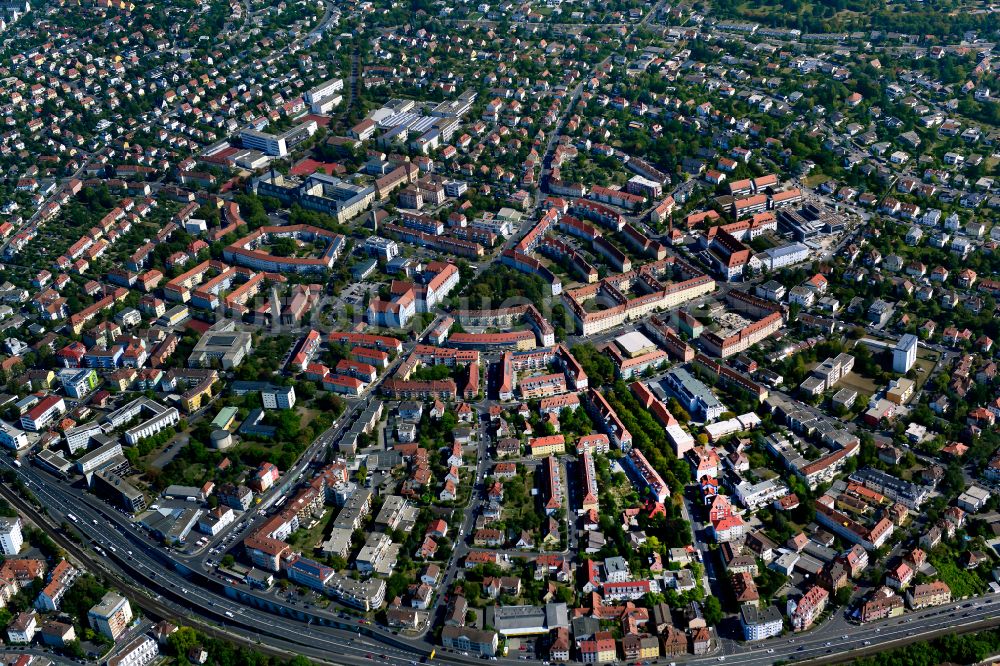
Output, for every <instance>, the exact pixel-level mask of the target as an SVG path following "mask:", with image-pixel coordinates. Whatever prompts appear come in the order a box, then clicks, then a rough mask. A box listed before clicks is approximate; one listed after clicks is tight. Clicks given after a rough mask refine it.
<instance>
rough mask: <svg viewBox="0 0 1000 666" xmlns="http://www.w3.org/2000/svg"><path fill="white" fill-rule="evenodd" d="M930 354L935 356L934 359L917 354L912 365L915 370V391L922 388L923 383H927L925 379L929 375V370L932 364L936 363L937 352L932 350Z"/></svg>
mask: <svg viewBox="0 0 1000 666" xmlns="http://www.w3.org/2000/svg"><path fill="white" fill-rule="evenodd" d="M932 354H933V355H934V356H935V358H934V359H929V358H921V357H920V356H919V355H918V356H917V362H916V364H915V365H914V366H913V367H914V369H916V371H917V386H916V390H917V391H919V390H920V389H922V388H923V387H924V384H926V383H927V380H928V379H929V378H930V376H931V371H932V370H933V369H934V364H935V363H937V358H936V357H937V355H938V354H937V352H932ZM920 368H923V372H921V371H920Z"/></svg>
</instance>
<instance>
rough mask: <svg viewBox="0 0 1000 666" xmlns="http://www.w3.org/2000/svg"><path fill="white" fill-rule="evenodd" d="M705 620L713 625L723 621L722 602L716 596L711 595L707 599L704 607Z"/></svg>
mask: <svg viewBox="0 0 1000 666" xmlns="http://www.w3.org/2000/svg"><path fill="white" fill-rule="evenodd" d="M704 615H705V622H707V623H708V624H710V625H712V626H718V625H719V624H721V623H722V604H721V603H720V602H719V600H718V598H716V597H709V598H708V599H705V608H704Z"/></svg>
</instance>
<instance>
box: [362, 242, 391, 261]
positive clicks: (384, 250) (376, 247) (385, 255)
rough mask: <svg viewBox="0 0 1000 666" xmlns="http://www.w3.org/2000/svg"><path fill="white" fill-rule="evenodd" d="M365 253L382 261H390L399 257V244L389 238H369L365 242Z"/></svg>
mask: <svg viewBox="0 0 1000 666" xmlns="http://www.w3.org/2000/svg"><path fill="white" fill-rule="evenodd" d="M365 252H367V253H368V254H370V255H374V256H376V257H378V258H379V259H383V260H384V261H390V260H392V259H394V258H396V257H398V256H399V244H397V243H396V241H394V240H391V239H389V238H382V237H381V236H369V237H368V238H367V239H366V240H365Z"/></svg>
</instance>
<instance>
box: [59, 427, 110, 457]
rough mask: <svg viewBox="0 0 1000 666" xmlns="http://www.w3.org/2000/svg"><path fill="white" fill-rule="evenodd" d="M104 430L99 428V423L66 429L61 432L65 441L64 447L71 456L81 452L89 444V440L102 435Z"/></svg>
mask: <svg viewBox="0 0 1000 666" xmlns="http://www.w3.org/2000/svg"><path fill="white" fill-rule="evenodd" d="M103 434H104V429H103V428H101V424H99V423H94V422H90V423H84V424H83V425H81V426H77V427H76V428H67V429H66V431H65V432H63V437H64V438H65V439H66V446H67V447H68V448H69V452H70V453H71V454H73V453H76V452H77V451H82V450H83V449H86V448H87V446H88V445H89V444H90V440H91V439H93V438H94V436H95V435H103Z"/></svg>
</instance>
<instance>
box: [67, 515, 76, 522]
mask: <svg viewBox="0 0 1000 666" xmlns="http://www.w3.org/2000/svg"><path fill="white" fill-rule="evenodd" d="M66 517H67V518H69V519H70V520H71V521H73V522H74V523H75V522H77V520H76V516H74V515H73V514H72V513H67V514H66Z"/></svg>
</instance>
